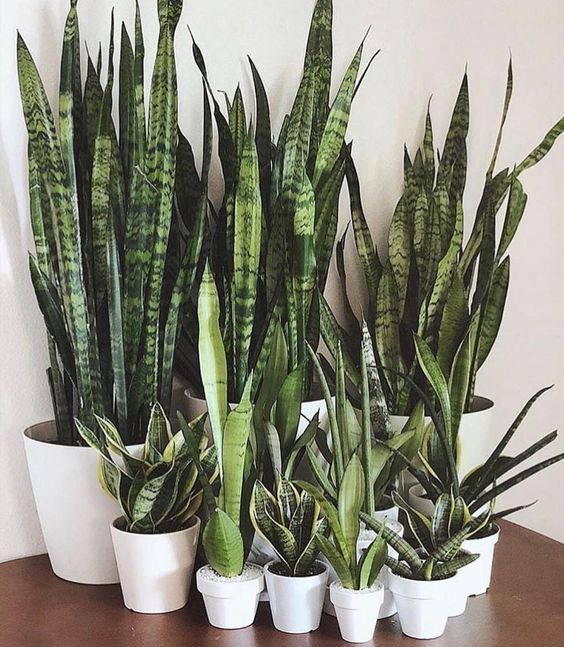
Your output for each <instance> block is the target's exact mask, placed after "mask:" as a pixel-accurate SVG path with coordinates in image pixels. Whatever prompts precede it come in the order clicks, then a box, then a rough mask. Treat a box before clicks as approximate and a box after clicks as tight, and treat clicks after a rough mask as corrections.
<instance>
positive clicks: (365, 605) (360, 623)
mask: <svg viewBox="0 0 564 647" xmlns="http://www.w3.org/2000/svg"><path fill="white" fill-rule="evenodd" d="M330 593H331V602H332V603H333V606H334V607H335V611H336V612H337V622H338V623H339V631H340V632H341V638H342V639H343V640H346V641H347V642H350V643H365V642H368V641H369V640H372V636H373V635H374V630H375V629H376V621H377V620H378V612H379V610H380V605H381V604H382V602H383V600H384V587H383V586H382V584H380V583H379V582H377V583H376V584H375V585H374V586H372V587H371V588H369V589H362V590H360V591H354V590H352V589H345V588H344V587H343V586H342V585H341V583H340V582H333V583H332V584H331V586H330Z"/></svg>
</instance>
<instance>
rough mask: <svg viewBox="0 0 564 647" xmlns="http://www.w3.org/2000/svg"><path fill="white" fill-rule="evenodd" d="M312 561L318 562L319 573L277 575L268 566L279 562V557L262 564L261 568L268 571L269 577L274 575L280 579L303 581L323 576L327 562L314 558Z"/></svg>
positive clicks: (326, 569)
mask: <svg viewBox="0 0 564 647" xmlns="http://www.w3.org/2000/svg"><path fill="white" fill-rule="evenodd" d="M314 563H315V564H319V566H321V567H322V569H323V570H322V571H321V572H320V573H316V574H315V575H279V574H278V573H273V572H272V571H271V570H270V567H271V566H273V565H274V564H280V560H279V559H272V560H271V561H270V562H267V563H266V564H265V565H264V566H263V569H264V572H265V574H266V573H267V572H268V574H269V575H270V576H271V577H276V578H279V579H281V580H292V581H297V580H303V581H307V580H313V579H315V578H318V577H323V575H325V574H327V572H328V568H327V564H325V563H324V562H322V561H321V560H319V559H316V560H315V562H314Z"/></svg>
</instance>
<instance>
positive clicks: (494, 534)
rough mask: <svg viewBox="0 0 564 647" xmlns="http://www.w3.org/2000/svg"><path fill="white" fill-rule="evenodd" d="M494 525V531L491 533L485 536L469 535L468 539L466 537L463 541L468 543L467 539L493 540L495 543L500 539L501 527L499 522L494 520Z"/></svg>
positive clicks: (475, 540)
mask: <svg viewBox="0 0 564 647" xmlns="http://www.w3.org/2000/svg"><path fill="white" fill-rule="evenodd" d="M492 525H493V527H494V531H493V532H490V534H489V535H486V536H485V537H468V539H465V540H464V542H463V543H466V542H467V541H472V542H478V541H479V542H484V543H487V542H493V543H494V544H495V543H497V541H498V539H499V535H500V534H501V527H500V526H498V524H497V523H495V522H492Z"/></svg>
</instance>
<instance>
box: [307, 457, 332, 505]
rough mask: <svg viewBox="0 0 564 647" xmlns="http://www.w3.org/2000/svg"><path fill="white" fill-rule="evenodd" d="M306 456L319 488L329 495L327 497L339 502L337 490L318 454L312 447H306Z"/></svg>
mask: <svg viewBox="0 0 564 647" xmlns="http://www.w3.org/2000/svg"><path fill="white" fill-rule="evenodd" d="M306 455H307V460H308V464H309V467H310V469H311V473H312V474H313V477H314V479H315V480H316V481H317V483H318V485H319V487H320V488H321V489H322V490H323V491H324V492H325V493H326V494H327V496H328V497H329V498H330V499H332V500H333V501H335V502H336V501H337V490H336V489H335V486H334V485H333V483H331V481H330V480H329V476H328V475H327V473H326V472H325V469H324V468H323V465H322V464H321V461H320V459H319V457H318V456H317V454H316V453H315V452H314V451H313V449H312V448H311V447H306Z"/></svg>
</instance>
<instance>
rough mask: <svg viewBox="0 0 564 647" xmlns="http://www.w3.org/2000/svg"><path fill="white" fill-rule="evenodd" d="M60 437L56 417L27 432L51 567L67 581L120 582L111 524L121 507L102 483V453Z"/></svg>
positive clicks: (30, 466)
mask: <svg viewBox="0 0 564 647" xmlns="http://www.w3.org/2000/svg"><path fill="white" fill-rule="evenodd" d="M56 438H57V431H56V427H55V422H54V421H49V422H42V423H40V424H38V425H34V426H33V427H30V428H29V429H26V431H25V432H24V447H25V453H26V457H27V466H28V469H29V475H30V477H31V486H32V489H33V496H34V498H35V505H36V507H37V514H38V515H39V522H40V523H41V530H42V531H43V537H44V538H45V545H46V546H47V552H48V553H49V560H50V562H51V568H52V569H53V572H54V573H55V575H57V576H58V577H60V578H62V579H63V580H68V581H69V582H78V583H79V584H117V583H118V582H119V576H118V570H117V565H116V559H115V556H114V549H113V546H112V538H111V535H110V525H111V523H112V521H113V520H114V519H115V518H116V517H118V516H119V515H120V514H121V511H120V507H119V505H118V503H117V501H115V500H114V499H113V498H112V497H110V496H109V495H107V494H106V493H105V492H104V491H103V490H102V488H101V487H100V483H99V482H98V461H99V458H98V454H97V453H96V451H94V450H93V449H91V448H90V447H78V446H74V445H73V446H70V445H59V444H57V443H56ZM138 447H140V446H139V445H134V446H130V449H131V450H135V449H137V448H138Z"/></svg>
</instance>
